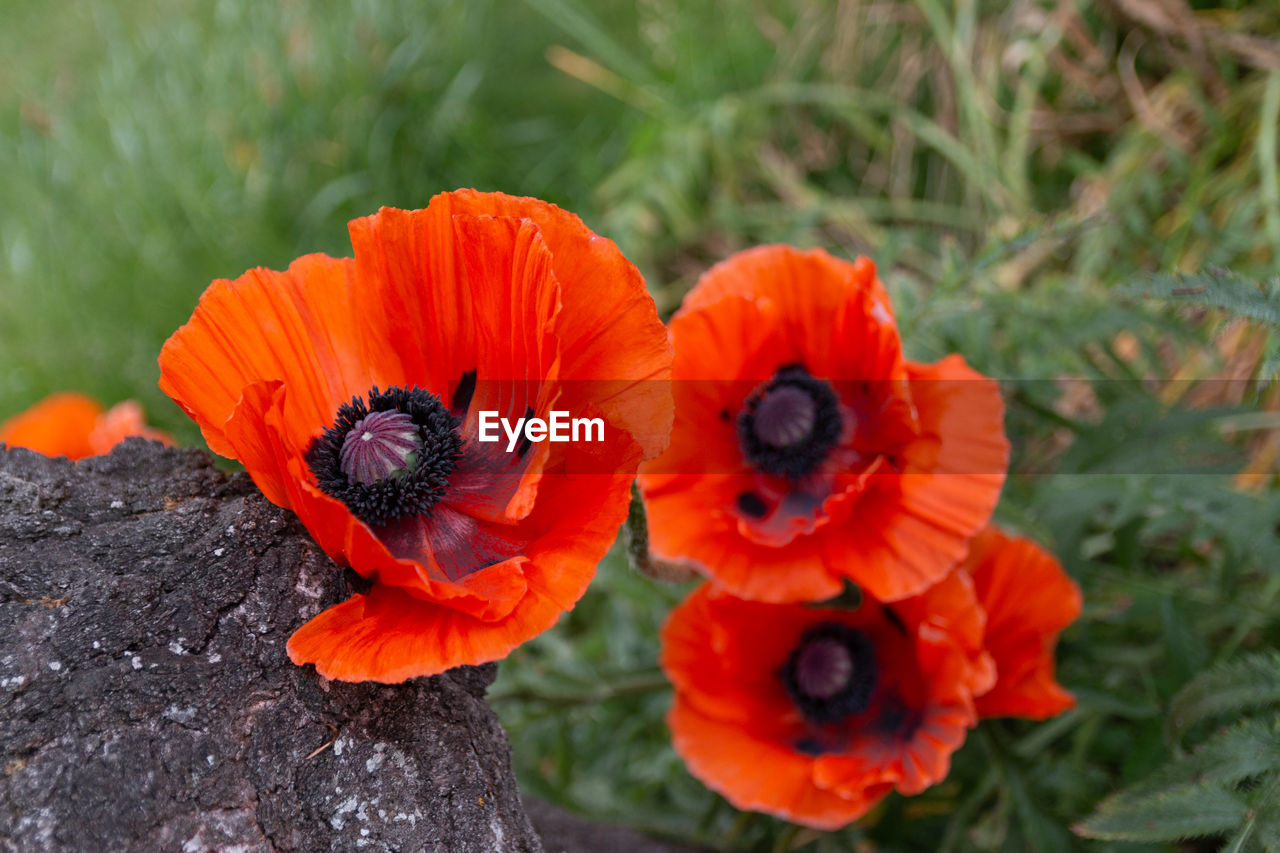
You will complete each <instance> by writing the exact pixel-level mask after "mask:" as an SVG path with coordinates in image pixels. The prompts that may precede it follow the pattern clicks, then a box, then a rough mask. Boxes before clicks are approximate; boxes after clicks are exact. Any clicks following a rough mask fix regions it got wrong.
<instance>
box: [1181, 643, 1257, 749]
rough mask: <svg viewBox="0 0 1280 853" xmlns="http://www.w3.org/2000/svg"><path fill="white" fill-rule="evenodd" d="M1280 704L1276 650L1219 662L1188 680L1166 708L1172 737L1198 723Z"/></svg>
mask: <svg viewBox="0 0 1280 853" xmlns="http://www.w3.org/2000/svg"><path fill="white" fill-rule="evenodd" d="M1275 704H1280V653H1278V652H1274V651H1270V652H1259V653H1257V654H1253V655H1248V656H1246V657H1243V658H1241V659H1239V660H1235V661H1231V662H1229V663H1225V664H1219V665H1218V666H1215V667H1214V668H1213V669H1210V670H1209V671H1208V672H1204V673H1201V674H1200V675H1198V676H1196V677H1195V678H1194V679H1192V680H1191V682H1190V683H1188V684H1187V685H1186V686H1185V687H1183V688H1182V690H1180V691H1178V695H1177V696H1175V697H1173V703H1172V704H1171V705H1170V708H1169V732H1170V735H1171V736H1172V737H1173V738H1174V739H1175V740H1177V739H1179V738H1181V737H1182V735H1183V733H1185V732H1186V730H1187V729H1188V728H1190V727H1191V726H1193V725H1195V724H1196V723H1198V722H1201V721H1203V720H1206V719H1209V718H1211V717H1218V716H1222V715H1225V714H1239V713H1241V712H1244V711H1248V710H1252V709H1255V708H1261V707H1264V706H1267V705H1275Z"/></svg>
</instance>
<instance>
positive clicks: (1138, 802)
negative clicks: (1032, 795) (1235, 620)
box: [1076, 651, 1280, 853]
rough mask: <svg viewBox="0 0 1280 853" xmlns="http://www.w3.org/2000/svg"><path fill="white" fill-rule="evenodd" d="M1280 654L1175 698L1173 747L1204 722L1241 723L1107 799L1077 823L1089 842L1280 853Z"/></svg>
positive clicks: (1198, 683)
mask: <svg viewBox="0 0 1280 853" xmlns="http://www.w3.org/2000/svg"><path fill="white" fill-rule="evenodd" d="M1277 711H1280V655H1278V654H1277V653H1276V652H1274V651H1270V652H1261V653H1256V654H1251V655H1247V656H1245V657H1243V658H1241V659H1239V660H1237V661H1233V662H1231V663H1228V664H1221V665H1218V666H1216V667H1214V668H1213V669H1211V670H1209V671H1207V672H1204V673H1202V674H1200V675H1199V676H1197V677H1196V678H1194V679H1193V680H1192V681H1191V683H1190V684H1188V685H1187V686H1186V687H1184V688H1183V689H1182V690H1181V691H1179V692H1178V694H1177V696H1175V697H1174V699H1173V703H1172V706H1171V708H1170V712H1169V728H1170V731H1171V733H1172V735H1173V738H1174V742H1175V744H1177V743H1181V741H1182V740H1183V739H1184V737H1185V736H1186V735H1187V733H1188V732H1189V731H1191V730H1192V729H1193V728H1195V727H1196V726H1197V725H1198V724H1200V723H1206V722H1211V721H1214V720H1220V719H1236V718H1239V717H1240V715H1242V714H1245V713H1247V712H1253V715H1252V716H1247V717H1245V718H1244V719H1241V720H1240V721H1239V722H1236V723H1235V724H1234V725H1231V726H1229V727H1227V728H1220V729H1218V730H1217V731H1216V732H1215V733H1213V734H1211V735H1209V736H1208V738H1207V739H1205V740H1204V742H1203V743H1200V744H1199V745H1198V746H1197V747H1195V748H1194V749H1193V750H1192V751H1191V752H1190V753H1186V754H1179V755H1177V756H1176V757H1175V758H1174V759H1173V760H1172V761H1170V762H1169V763H1167V764H1165V765H1164V766H1163V767H1161V768H1159V769H1158V770H1157V771H1155V772H1154V773H1152V774H1150V775H1149V776H1148V777H1147V778H1145V779H1143V780H1142V781H1141V782H1139V783H1137V784H1135V785H1132V786H1130V787H1128V788H1126V789H1125V790H1123V791H1120V792H1119V793H1116V794H1113V795H1112V796H1110V797H1108V798H1107V799H1105V800H1103V801H1102V802H1101V803H1100V804H1099V805H1098V809H1097V811H1096V812H1095V813H1094V814H1093V815H1092V816H1090V817H1089V818H1087V819H1086V820H1084V821H1082V822H1081V823H1080V824H1078V825H1077V826H1076V831H1077V832H1078V833H1080V834H1081V835H1084V836H1087V837H1090V838H1100V839H1113V840H1128V841H1173V840H1181V839H1186V838H1197V837H1204V836H1229V837H1230V840H1229V841H1228V842H1227V844H1226V846H1225V847H1223V848H1222V849H1223V850H1226V851H1232V853H1235V851H1243V850H1255V849H1263V850H1266V851H1269V852H1270V851H1274V850H1277V849H1280V846H1278V844H1277V842H1280V836H1278V835H1277V831H1276V830H1277V827H1280V797H1278V796H1277V795H1278V794H1280V713H1277Z"/></svg>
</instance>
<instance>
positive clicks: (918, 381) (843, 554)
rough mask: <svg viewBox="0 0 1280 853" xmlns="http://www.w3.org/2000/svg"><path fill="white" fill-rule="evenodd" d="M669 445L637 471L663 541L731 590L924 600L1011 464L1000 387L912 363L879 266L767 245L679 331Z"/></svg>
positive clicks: (710, 293)
mask: <svg viewBox="0 0 1280 853" xmlns="http://www.w3.org/2000/svg"><path fill="white" fill-rule="evenodd" d="M671 338H672V343H673V345H674V348H675V362H674V367H673V376H674V378H675V380H676V382H675V383H674V384H675V395H676V420H675V427H674V429H673V432H672V438H671V446H670V447H669V448H668V450H667V451H666V453H664V454H663V455H662V456H661V457H660V458H658V459H656V460H654V461H653V462H651V463H648V464H647V465H646V466H645V468H644V469H643V471H642V475H641V478H640V485H641V488H642V490H643V493H644V497H645V504H646V507H647V509H648V514H649V516H648V517H649V527H650V545H651V547H652V549H653V551H654V552H655V554H656V555H657V556H659V557H661V558H663V559H666V560H670V561H685V562H689V563H692V564H694V565H695V566H696V567H697V568H699V569H700V570H701V571H702V572H703V573H705V574H706V575H707V576H708V577H709V578H711V579H712V580H713V581H714V582H715V583H717V584H719V585H721V586H723V587H724V588H726V589H727V590H729V591H730V592H732V593H734V594H736V595H739V596H742V597H744V598H751V599H756V600H761V601H774V602H788V601H818V600H822V599H825V598H829V597H831V596H834V595H836V594H838V593H839V592H840V591H841V589H842V588H843V585H844V582H845V580H846V579H849V580H853V581H854V582H855V583H857V584H859V585H860V586H862V587H864V588H866V589H867V590H868V591H869V592H870V593H871V594H872V595H874V596H875V597H877V598H879V599H881V600H894V599H899V598H902V597H904V596H908V595H913V594H916V593H918V592H920V591H921V590H923V589H924V588H925V587H927V586H929V585H930V584H932V583H935V582H937V581H938V580H939V579H941V578H942V577H943V576H944V575H945V574H946V573H947V572H948V571H950V570H951V569H952V568H953V567H954V566H955V565H956V564H957V563H958V562H959V561H960V560H961V559H962V558H963V557H964V555H965V553H966V548H967V543H968V540H969V539H970V537H972V536H973V535H974V534H975V533H976V532H977V531H978V530H979V529H980V528H981V527H982V526H983V525H984V524H985V523H986V522H987V519H988V518H989V517H990V515H991V512H992V510H993V509H994V508H995V505H996V501H997V499H998V497H999V493H1000V488H1001V485H1002V484H1003V481H1004V473H1005V469H1006V467H1007V464H1008V452H1009V446H1008V442H1007V441H1006V439H1005V436H1004V429H1003V423H1002V420H1003V411H1004V410H1003V405H1002V403H1001V399H1000V393H999V390H998V388H997V387H996V384H995V383H994V382H993V381H991V380H989V379H987V378H985V377H983V376H981V375H980V374H978V373H977V372H975V371H974V370H972V369H971V368H969V367H968V366H967V365H966V364H965V363H964V361H963V360H962V359H961V358H960V357H959V356H955V355H953V356H948V357H947V358H944V359H943V360H941V361H939V362H937V363H936V364H919V363H915V362H911V361H908V360H906V359H905V358H904V357H903V355H902V346H901V343H900V341H899V338H898V332H897V327H896V324H895V320H894V316H893V311H892V308H891V307H890V304H889V297H888V294H887V293H886V292H885V290H884V288H883V287H882V286H881V284H880V282H879V281H878V280H877V278H876V274H875V266H874V265H873V264H872V262H871V261H870V260H868V259H867V258H858V259H857V260H856V261H854V262H853V263H848V262H845V261H840V260H837V259H835V258H832V257H831V256H830V255H828V254H826V253H825V252H823V251H821V250H813V251H807V252H803V251H799V250H797V249H792V248H790V247H787V246H763V247H760V248H757V249H753V250H750V251H746V252H742V253H740V254H738V255H735V256H733V257H731V258H730V259H728V260H727V261H725V262H723V263H721V264H719V265H718V266H716V267H714V268H713V269H712V270H711V271H709V272H708V273H707V274H706V275H705V276H703V278H702V279H701V280H700V281H699V282H698V284H697V286H696V287H694V288H693V290H692V291H690V293H689V295H688V296H687V297H686V299H685V302H684V305H683V307H682V308H681V310H680V312H679V313H678V314H677V315H676V317H675V318H674V319H673V320H672V322H671Z"/></svg>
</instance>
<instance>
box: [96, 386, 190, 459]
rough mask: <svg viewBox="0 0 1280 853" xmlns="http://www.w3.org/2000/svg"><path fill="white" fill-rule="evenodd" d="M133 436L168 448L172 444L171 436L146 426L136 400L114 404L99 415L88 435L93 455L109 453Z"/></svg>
mask: <svg viewBox="0 0 1280 853" xmlns="http://www.w3.org/2000/svg"><path fill="white" fill-rule="evenodd" d="M133 435H136V436H141V437H142V438H145V439H148V440H150V441H158V442H160V443H161V444H167V445H170V446H172V445H173V444H174V441H173V436H171V435H169V434H168V433H167V432H163V431H162V430H158V429H152V428H151V427H149V426H147V421H146V419H145V418H144V417H143V414H142V405H141V404H139V403H138V402H137V401H136V400H125V401H123V402H120V403H116V404H115V405H114V406H112V407H111V408H110V409H108V410H107V411H105V412H104V413H102V414H101V415H99V416H98V420H97V423H95V424H94V427H93V432H91V433H89V444H90V446H92V447H93V452H94V454H95V455H101V454H104V453H110V452H111V448H113V447H115V446H116V445H117V444H119V443H120V442H122V441H124V440H125V439H126V438H128V437H129V436H133Z"/></svg>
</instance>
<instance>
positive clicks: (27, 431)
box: [0, 391, 173, 459]
mask: <svg viewBox="0 0 1280 853" xmlns="http://www.w3.org/2000/svg"><path fill="white" fill-rule="evenodd" d="M131 435H137V436H141V437H143V438H147V439H151V440H152V441H159V442H162V443H164V444H173V438H172V437H171V436H170V435H169V434H168V433H165V432H161V431H160V430H157V429H152V428H151V427H149V426H147V422H146V420H145V419H144V418H143V415H142V406H140V405H138V403H137V402H136V401H134V400H125V401H124V402H121V403H117V404H116V405H114V406H112V407H111V408H110V409H108V410H106V411H103V409H102V406H101V405H99V404H98V401H97V400H94V399H93V398H92V397H89V396H87V395H85V394H81V393H79V392H76V391H63V392H61V393H58V394H52V395H50V396H48V397H46V398H44V399H43V400H41V401H40V402H39V403H36V404H35V405H34V406H32V407H31V408H29V409H27V410H26V411H25V412H20V413H18V414H16V415H14V416H13V417H11V418H9V419H8V420H6V421H5V422H4V423H0V444H7V445H9V446H10V447H25V448H27V449H28V450H34V451H35V452H37V453H43V454H44V455H45V456H66V457H67V458H68V459H83V458H84V457H86V456H101V455H103V454H105V453H110V452H111V448H113V447H115V446H116V445H117V444H119V443H120V442H122V441H124V440H125V439H126V438H128V437H129V436H131Z"/></svg>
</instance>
